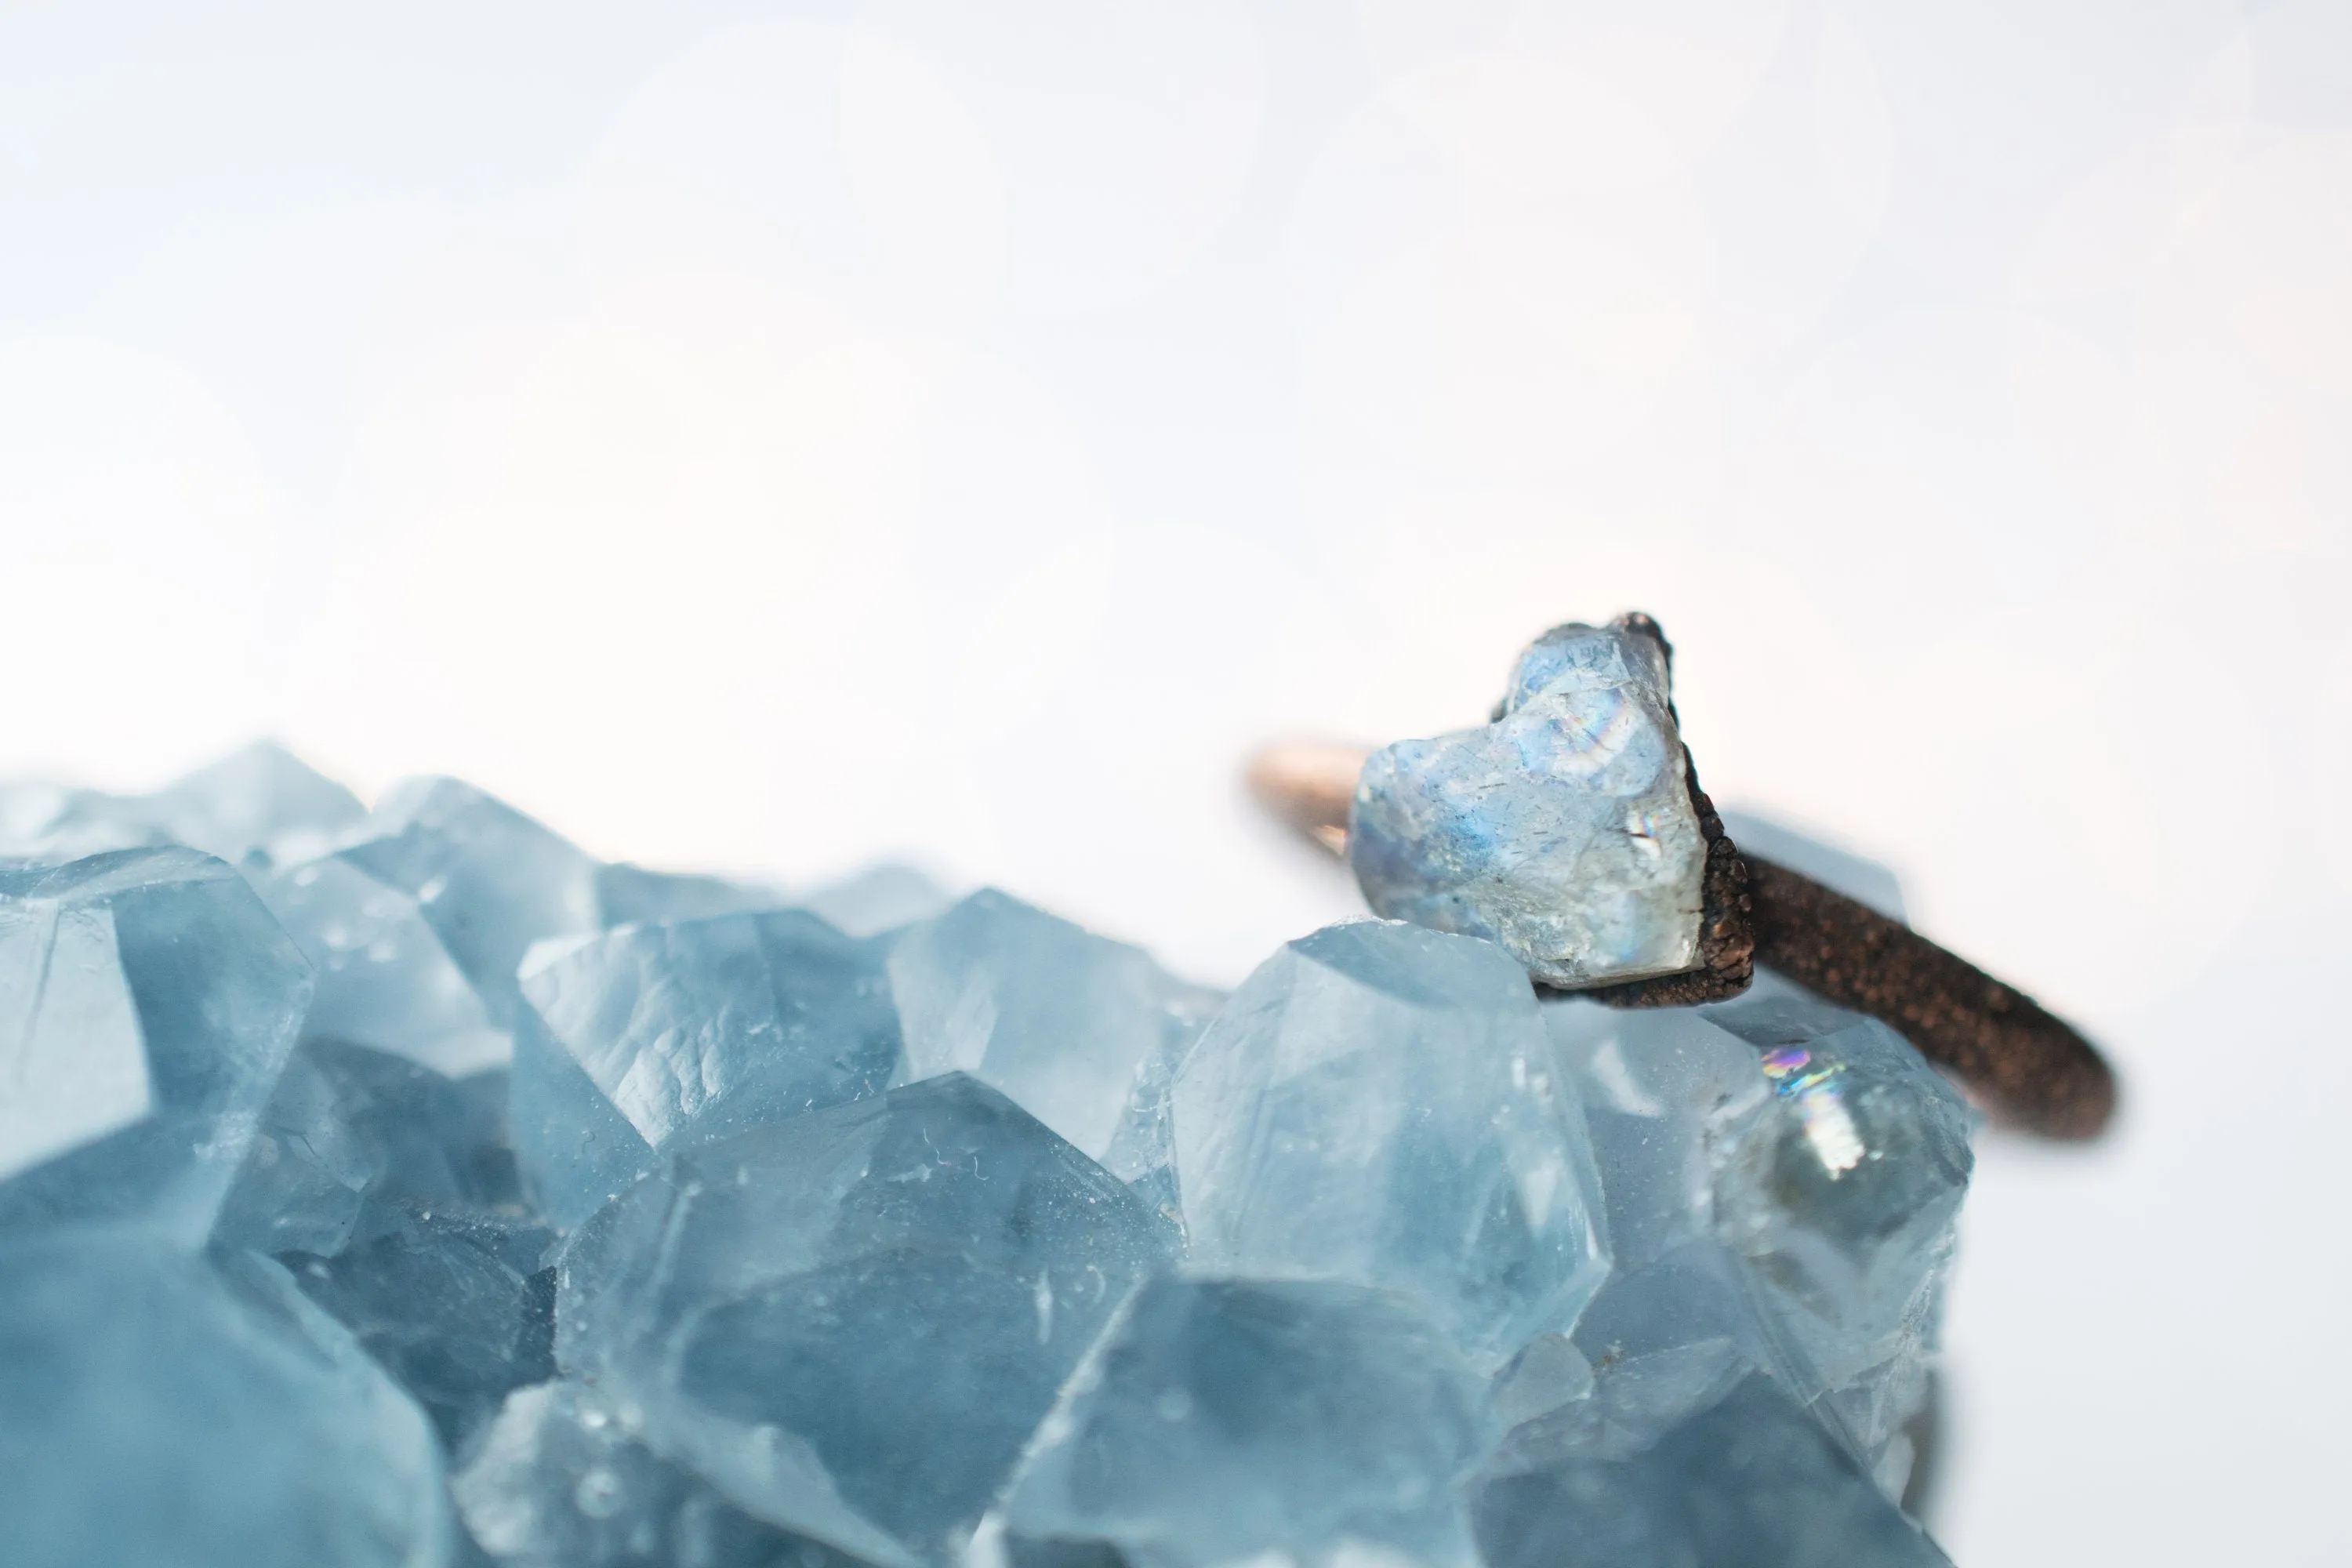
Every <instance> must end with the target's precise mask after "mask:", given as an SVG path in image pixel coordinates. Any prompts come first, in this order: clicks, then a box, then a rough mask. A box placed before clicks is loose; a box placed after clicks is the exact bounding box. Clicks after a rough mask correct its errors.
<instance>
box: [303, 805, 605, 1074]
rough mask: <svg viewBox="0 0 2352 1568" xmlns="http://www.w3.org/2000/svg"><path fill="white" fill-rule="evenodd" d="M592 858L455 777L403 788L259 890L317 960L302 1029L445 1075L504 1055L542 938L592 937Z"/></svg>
mask: <svg viewBox="0 0 2352 1568" xmlns="http://www.w3.org/2000/svg"><path fill="white" fill-rule="evenodd" d="M596 874H597V867H596V863H595V862H594V861H593V860H592V859H590V858H588V857H587V856H586V855H584V854H583V853H582V852H581V851H580V850H579V849H577V848H575V847H572V845H571V844H569V843H567V842H566V841H565V840H563V839H562V838H561V837H557V836H556V835H555V834H553V833H551V832H550V831H548V829H546V828H545V827H542V826H540V825H539V824H538V823H536V822H533V821H532V820H531V819H530V818H529V817H527V816H523V815H522V814H521V813H520V812H518V811H516V810H514V809H513V808H512V807H511V806H509V805H504V804H502V803H500V802H499V801H497V800H493V799H492V798H491V797H490V796H488V795H484V794H483V793H481V792H480V791H479V790H477V789H474V788H473V787H471V786H470V785H467V784H459V783H457V781H456V780H454V779H429V778H428V779H412V780H410V781H408V782H407V783H406V784H401V785H399V786H397V787H395V788H394V790H393V791H392V792H391V793H390V794H388V795H386V796H385V797H384V799H383V801H382V802H381V803H379V804H378V805H377V806H376V809H375V811H374V812H373V814H372V815H371V816H369V817H368V819H367V821H366V822H365V823H364V824H363V825H362V826H361V827H360V828H359V829H357V830H356V831H355V832H354V833H353V834H352V835H351V836H349V837H347V838H346V839H345V840H344V841H343V842H342V843H341V845H340V847H337V848H336V849H334V850H333V852H332V853H331V854H327V855H324V856H321V857H320V858H317V859H314V860H310V861H306V862H304V863H302V864H300V865H297V866H291V867H288V868H285V869H283V870H281V871H279V872H278V874H276V875H274V876H272V877H270V878H269V879H268V880H267V881H266V882H264V883H263V885H262V891H263V896H264V897H266V898H267V899H268V900H269V906H270V908H271V909H272V910H274V911H276V913H277V915H278V919H279V920H281V921H284V922H285V925H286V929H287V930H288V931H290V932H292V933H293V936H294V939H295V940H296V941H297V942H300V943H301V944H302V951H303V952H306V953H308V954H309V955H310V960H311V962H312V963H315V964H317V965H318V968H319V996H318V1001H317V1004H316V1005H315V1006H314V1007H313V1008H312V1011H311V1016H310V1024H309V1026H308V1031H307V1032H308V1033H310V1035H313V1036H326V1037H331V1038H335V1039H341V1040H348V1041H351V1042H352V1043H353V1044H356V1045H362V1046H373V1047H376V1048H377V1049H379V1050H386V1051H392V1052H394V1053H396V1054H398V1055H401V1056H404V1057H408V1058H411V1059H413V1060H415V1061H418V1062H421V1063H423V1064H424V1065H425V1066H426V1067H430V1068H436V1069H438V1070H440V1071H442V1072H446V1073H450V1074H453V1075H454V1074H463V1073H468V1072H474V1071H478V1070H479V1069H481V1068H486V1067H495V1066H498V1065H499V1064H500V1063H502V1062H504V1061H505V1060H506V1059H507V1058H508V1056H509V1054H510V1051H511V1048H512V1047H511V1044H510V1038H511V1033H512V1030H513V1027H514V1020H515V1016H516V1015H517V1014H518V1013H520V1011H521V1010H522V1006H523V1003H522V995H521V993H520V991H519V990H518V989H517V986H516V984H515V970H516V967H517V966H518V965H519V964H520V963H521V962H522V956H523V953H524V952H525V950H526V949H528V948H529V947H530V944H531V943H532V942H537V941H539V940H540V939H541V938H542V937H551V936H560V935H564V934H568V933H572V932H585V931H593V930H595V929H596V927H597V924H598V920H597V900H596Z"/></svg>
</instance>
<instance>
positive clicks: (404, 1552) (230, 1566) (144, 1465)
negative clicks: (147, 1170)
mask: <svg viewBox="0 0 2352 1568" xmlns="http://www.w3.org/2000/svg"><path fill="white" fill-rule="evenodd" d="M0 1346H5V1354H0V1521H5V1522H0V1542H5V1544H0V1555H5V1559H6V1561H7V1562H8V1563H9V1564H10V1568H89V1565H90V1564H98V1563H125V1564H129V1563H142V1564H144V1563H170V1564H173V1568H320V1564H323V1563H334V1564H337V1565H339V1568H443V1565H444V1564H446V1563H450V1562H451V1561H452V1555H451V1553H452V1531H451V1529H450V1521H449V1511H448V1505H447V1500H446V1495H445V1493H444V1491H443V1486H442V1468H441V1456H440V1452H439V1449H438V1447H437V1446H436V1443H435V1442H434V1438H433V1433H432V1429H431V1428H430V1427H429V1426H427V1425H426V1424H425V1417H424V1416H423V1415H421V1414H420V1413H419V1412H418V1410H417V1408H416V1406H415V1405H414V1404H412V1403H411V1402H410V1401H409V1399H408V1398H407V1396H406V1395H404V1394H402V1393H401V1392H400V1390H399V1389H397V1388H395V1387H394V1385H393V1384H392V1383H391V1382H390V1380H388V1379H387V1378H386V1377H385V1376H384V1375H383V1373H382V1372H380V1371H378V1370H377V1369H376V1367H375V1365H374V1363H373V1362H371V1361H370V1360H369V1359H368V1358H367V1357H366V1356H365V1355H364V1354H362V1352H361V1351H360V1350H359V1348H358V1347H357V1346H356V1345H355V1344H353V1343H352V1339H351V1336H350V1335H348V1334H346V1333H345V1332H344V1331H342V1330H341V1328H339V1327H337V1326H336V1325H335V1323H333V1322H332V1321H330V1320H329V1319H328V1318H326V1317H325V1316H324V1315H323V1314H321V1313H320V1312H319V1311H318V1310H316V1309H315V1308H312V1307H311V1306H310V1304H309V1303H308V1302H306V1301H305V1300H303V1299H302V1297H301V1294H300V1293H299V1291H297V1290H296V1289H294V1287H293V1285H292V1282H291V1281H290V1280H289V1279H287V1277H286V1274H285V1272H284V1270H282V1269H279V1268H277V1266H276V1265H274V1264H270V1263H268V1262H266V1261H264V1260H262V1259H259V1258H254V1257H253V1256H252V1255H251V1254H249V1253H243V1254H228V1255H223V1256H222V1257H221V1258H219V1259H218V1260H217V1262H216V1263H215V1262H207V1261H206V1260H205V1258H201V1257H197V1256H191V1255H187V1254H183V1253H178V1252H176V1251H174V1250H173V1249H169V1248H164V1247H159V1246H157V1245H156V1244H153V1243H152V1242H148V1241H143V1240H140V1239H137V1238H133V1237H126V1236H124V1235H122V1234H121V1233H119V1232H110V1231H108V1230H105V1229H102V1228H99V1227H88V1228H76V1229H68V1230H58V1231H52V1232H49V1233H47V1234H45V1235H41V1236H36V1237H11V1238H6V1239H0Z"/></svg>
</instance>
